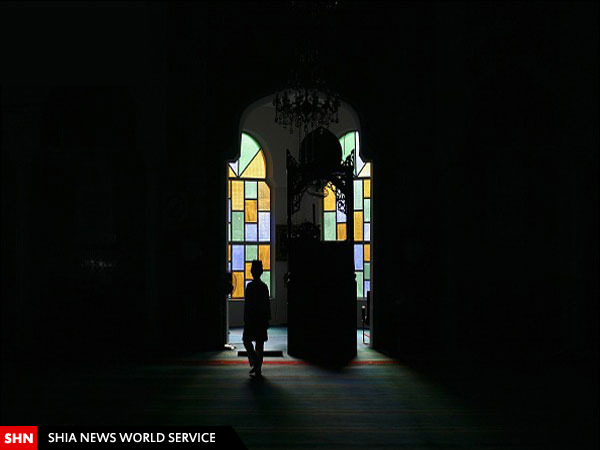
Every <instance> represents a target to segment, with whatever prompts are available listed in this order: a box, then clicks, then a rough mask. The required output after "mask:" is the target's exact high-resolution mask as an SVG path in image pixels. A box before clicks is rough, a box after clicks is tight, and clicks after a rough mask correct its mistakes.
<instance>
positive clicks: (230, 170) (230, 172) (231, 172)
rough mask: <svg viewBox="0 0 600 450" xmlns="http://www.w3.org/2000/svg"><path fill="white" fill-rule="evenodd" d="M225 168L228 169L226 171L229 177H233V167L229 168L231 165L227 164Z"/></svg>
mask: <svg viewBox="0 0 600 450" xmlns="http://www.w3.org/2000/svg"><path fill="white" fill-rule="evenodd" d="M227 168H228V169H229V170H228V173H229V175H228V176H229V177H231V178H235V177H236V175H235V172H234V171H233V169H232V168H231V166H227Z"/></svg>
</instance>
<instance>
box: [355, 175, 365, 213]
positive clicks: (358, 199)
mask: <svg viewBox="0 0 600 450" xmlns="http://www.w3.org/2000/svg"><path fill="white" fill-rule="evenodd" d="M362 209H363V182H362V180H354V210H355V211H360V210H362Z"/></svg>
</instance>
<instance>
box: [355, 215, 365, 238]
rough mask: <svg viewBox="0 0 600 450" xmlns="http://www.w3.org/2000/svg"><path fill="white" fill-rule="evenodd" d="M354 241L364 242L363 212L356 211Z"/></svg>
mask: <svg viewBox="0 0 600 450" xmlns="http://www.w3.org/2000/svg"><path fill="white" fill-rule="evenodd" d="M354 240H355V241H362V240H363V212H362V211H354Z"/></svg>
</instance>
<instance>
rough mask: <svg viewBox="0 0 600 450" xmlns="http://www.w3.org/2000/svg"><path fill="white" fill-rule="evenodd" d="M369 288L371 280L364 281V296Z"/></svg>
mask: <svg viewBox="0 0 600 450" xmlns="http://www.w3.org/2000/svg"><path fill="white" fill-rule="evenodd" d="M370 290H371V282H370V281H365V292H364V294H365V297H366V296H367V292H369V291H370Z"/></svg>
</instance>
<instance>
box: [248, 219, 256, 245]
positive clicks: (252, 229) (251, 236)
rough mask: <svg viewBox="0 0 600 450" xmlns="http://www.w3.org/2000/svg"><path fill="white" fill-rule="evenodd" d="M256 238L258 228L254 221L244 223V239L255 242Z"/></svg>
mask: <svg viewBox="0 0 600 450" xmlns="http://www.w3.org/2000/svg"><path fill="white" fill-rule="evenodd" d="M257 239H258V229H257V226H256V224H255V223H247V224H246V240H247V241H251V242H256V240H257Z"/></svg>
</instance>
